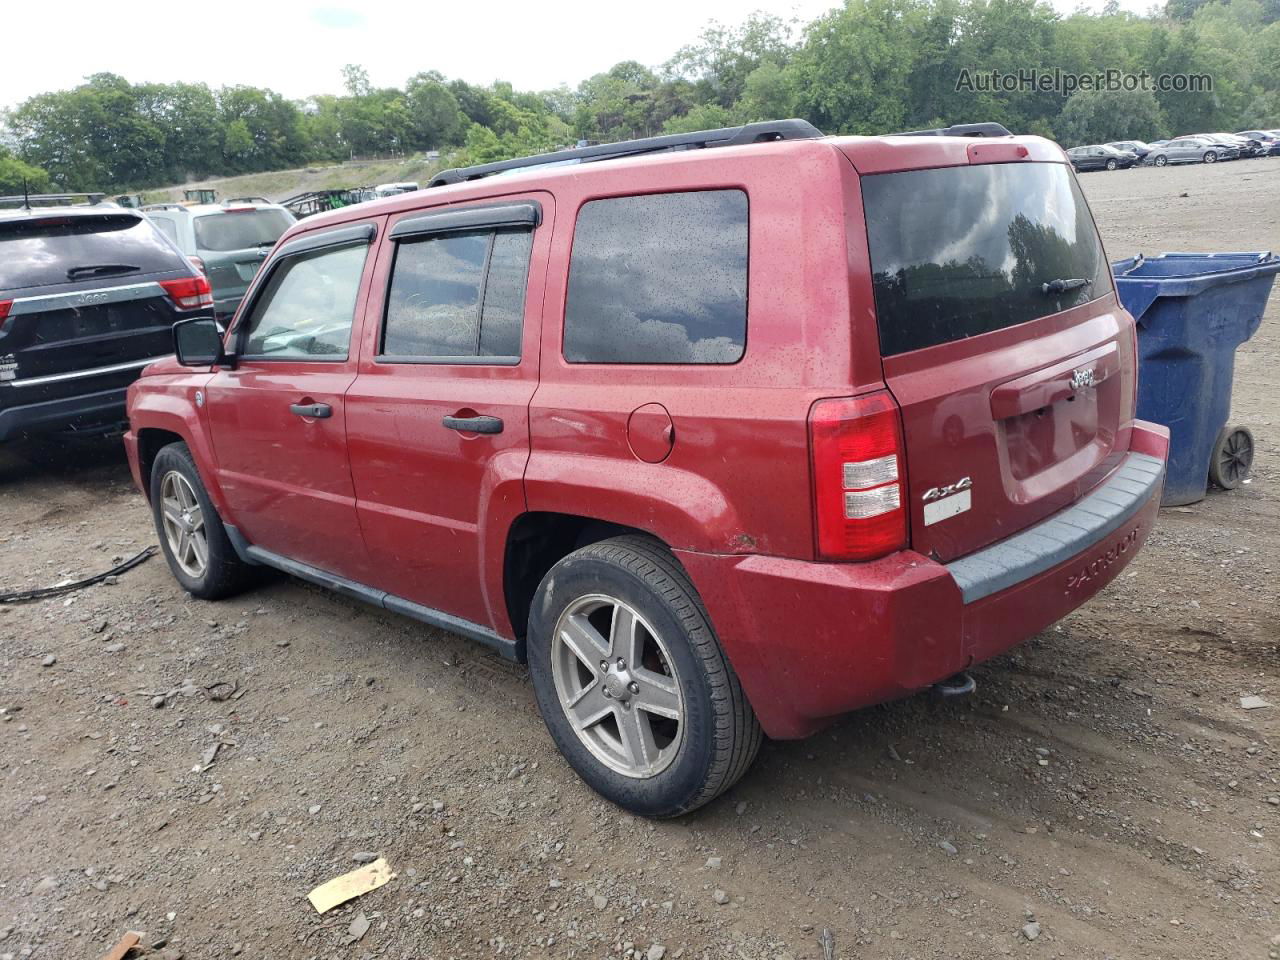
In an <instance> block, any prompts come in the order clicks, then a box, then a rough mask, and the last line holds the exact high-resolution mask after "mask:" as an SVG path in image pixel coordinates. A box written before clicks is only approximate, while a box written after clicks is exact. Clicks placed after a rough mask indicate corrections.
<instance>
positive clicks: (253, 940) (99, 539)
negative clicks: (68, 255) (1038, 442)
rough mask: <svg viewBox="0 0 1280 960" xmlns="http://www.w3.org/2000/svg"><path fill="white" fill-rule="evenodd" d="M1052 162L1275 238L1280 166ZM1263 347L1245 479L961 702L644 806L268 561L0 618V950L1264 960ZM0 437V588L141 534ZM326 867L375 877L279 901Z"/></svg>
mask: <svg viewBox="0 0 1280 960" xmlns="http://www.w3.org/2000/svg"><path fill="white" fill-rule="evenodd" d="M1082 183H1083V184H1084V187H1085V190H1086V192H1087V193H1088V194H1089V197H1090V199H1091V201H1092V204H1093V207H1094V210H1095V212H1096V214H1097V217H1098V219H1099V222H1100V223H1101V226H1102V231H1103V235H1104V238H1105V239H1106V241H1107V245H1108V252H1109V254H1110V255H1111V256H1112V257H1113V258H1118V257H1120V256H1126V255H1129V254H1132V253H1135V252H1137V251H1144V252H1148V253H1157V252H1160V251H1162V250H1166V249H1173V250H1263V249H1277V250H1280V160H1253V161H1239V162H1235V163H1230V164H1220V165H1218V166H1217V167H1208V168H1206V167H1191V168H1181V169H1166V170H1136V171H1131V172H1117V173H1098V174H1089V175H1087V176H1085V177H1084V178H1082ZM1278 358H1280V296H1276V295H1273V297H1272V300H1271V304H1270V307H1269V311H1268V314H1267V317H1266V321H1265V323H1264V325H1263V327H1262V329H1261V331H1260V332H1259V333H1258V335H1257V336H1256V337H1255V338H1254V339H1253V340H1252V341H1251V342H1250V343H1249V344H1248V345H1247V346H1246V347H1245V348H1244V349H1243V350H1242V351H1241V353H1240V355H1239V362H1238V366H1237V372H1236V390H1235V419H1237V420H1238V421H1240V422H1243V423H1247V424H1249V425H1251V426H1252V427H1253V429H1254V431H1255V434H1256V437H1257V441H1258V462H1257V465H1256V468H1255V472H1254V477H1253V480H1252V482H1251V483H1250V484H1248V485H1247V486H1244V487H1242V488H1241V489H1239V490H1237V491H1235V492H1233V493H1229V494H1226V493H1215V494H1212V495H1210V496H1209V498H1208V499H1206V500H1205V501H1204V502H1202V503H1199V504H1196V505H1194V506H1191V507H1185V508H1177V509H1169V510H1165V511H1163V512H1162V514H1161V517H1160V523H1159V526H1158V528H1157V530H1156V532H1155V533H1154V534H1153V536H1152V539H1151V541H1150V543H1149V545H1148V547H1147V548H1146V550H1145V551H1144V552H1143V553H1142V554H1141V555H1140V556H1139V557H1138V559H1137V560H1136V561H1135V562H1134V563H1133V564H1132V565H1131V567H1130V568H1129V569H1128V570H1127V571H1126V572H1125V573H1124V574H1123V575H1122V577H1121V578H1120V579H1119V580H1118V581H1117V582H1116V583H1115V584H1113V585H1112V586H1111V587H1110V588H1108V589H1107V590H1106V591H1105V592H1104V593H1103V594H1102V595H1101V596H1099V597H1098V598H1096V599H1094V600H1093V601H1092V602H1091V603H1089V604H1088V605H1087V606H1085V607H1084V608H1082V609H1081V610H1079V611H1078V612H1076V613H1075V614H1073V615H1072V616H1071V617H1069V618H1068V619H1067V620H1065V621H1064V622H1063V623H1061V624H1060V625H1058V626H1056V627H1054V628H1051V629H1050V630H1048V631H1046V632H1045V633H1044V634H1042V635H1041V636H1039V637H1036V638H1035V639H1033V640H1032V641H1030V642H1029V643H1027V644H1026V645H1024V646H1023V647H1021V648H1019V649H1017V650H1016V651H1015V652H1013V653H1012V654H1010V655H1008V656H1005V657H1002V658H1000V659H999V660H996V661H994V662H992V663H988V664H985V665H983V666H981V667H980V668H978V669H977V670H976V671H975V675H976V677H977V681H978V692H977V693H976V694H975V695H974V696H973V697H971V698H969V699H967V700H963V701H961V702H946V703H943V702H940V701H938V700H935V699H933V698H932V697H930V696H928V695H921V696H918V697H915V698H912V699H909V700H905V701H902V702H899V703H894V704H890V705H888V706H884V707H880V708H876V709H872V710H867V711H864V712H861V713H858V714H856V715H852V716H849V717H847V718H845V719H844V720H842V721H841V722H839V723H837V724H836V725H835V726H834V727H832V728H831V729H829V730H828V731H826V732H824V733H822V734H820V735H818V736H816V737H814V738H813V739H811V740H808V741H805V742H798V743H766V744H765V746H764V748H763V750H762V753H761V756H760V759H759V761H758V762H757V764H756V765H755V767H754V769H753V770H752V771H751V772H750V773H749V774H748V775H747V777H746V778H745V779H744V780H743V781H742V782H741V783H740V784H739V785H738V786H737V787H736V788H735V789H733V790H732V791H731V792H730V793H728V794H727V795H726V796H724V797H723V798H722V799H720V800H719V801H717V802H715V803H713V804H711V805H710V806H709V807H707V808H705V809H704V810H702V811H700V812H698V813H696V814H694V815H692V816H689V817H686V818H684V819H682V820H678V821H675V822H664V823H649V822H646V821H641V820H637V819H635V818H632V817H630V816H626V815H624V814H622V813H621V812H620V811H619V810H618V809H616V808H614V807H612V806H610V805H609V804H607V803H605V802H603V801H601V800H599V799H597V798H596V796H595V795H594V794H592V793H591V792H590V791H589V790H588V789H587V788H586V787H585V786H584V785H583V784H582V783H581V782H580V781H579V780H578V779H577V778H576V777H575V776H574V775H573V773H572V772H571V771H570V770H569V768H568V767H567V766H566V764H565V763H564V762H563V761H562V760H561V759H560V758H559V756H558V754H557V753H556V751H555V749H554V747H553V745H552V742H551V740H550V738H549V736H548V735H547V733H546V732H545V730H544V728H543V726H542V724H541V721H540V720H539V719H538V716H537V714H536V712H535V709H534V698H533V693H532V690H531V688H530V686H529V682H528V678H527V675H526V673H525V671H524V669H523V668H519V667H515V666H511V665H508V664H506V663H504V662H502V661H499V660H497V659H495V658H494V657H493V656H491V655H489V654H487V653H485V652H484V651H482V650H481V649H479V648H477V647H475V646H472V645H470V644H468V643H467V642H466V641H463V640H461V639H459V638H457V637H454V636H450V635H447V634H444V633H441V632H439V631H434V630H431V629H428V628H426V627H423V626H421V625H419V624H417V623H414V622H410V621H407V620H404V619H400V618H397V617H395V616H393V615H391V614H387V613H384V612H381V611H376V610H374V609H372V608H369V607H366V606H362V605H360V604H359V603H356V602H355V601H349V600H345V599H343V598H340V597H337V596H332V595H328V594H326V593H324V592H322V591H320V590H319V589H314V588H312V587H309V586H306V585H304V584H301V583H299V582H297V581H292V580H288V579H279V580H277V581H275V582H273V583H270V584H268V585H266V586H263V587H262V588H260V589H257V590H255V591H254V592H251V593H249V594H246V595H244V596H241V597H239V598H237V599H235V600H231V601H227V602H224V603H219V604H208V603H203V602H199V601H193V600H192V599H190V598H189V597H188V596H186V595H185V594H184V593H183V592H182V591H181V590H179V588H178V587H177V585H176V583H175V582H174V580H173V579H172V578H171V577H170V575H169V572H168V570H167V569H166V568H165V566H164V563H163V561H162V560H159V559H155V560H152V561H151V562H149V563H146V564H144V565H143V566H141V567H139V568H137V569H135V570H133V571H130V572H128V573H126V574H124V575H122V576H121V577H120V578H119V579H118V581H117V582H115V583H109V584H103V585H101V586H97V587H94V588H91V589H87V590H84V591H81V592H78V593H76V594H73V595H71V596H69V597H66V598H58V599H54V600H47V601H44V602H40V603H31V604H25V605H21V606H9V607H4V608H3V609H0V707H3V708H4V711H5V712H4V715H3V722H0V744H2V746H0V823H2V824H3V826H0V835H2V836H3V840H2V841H0V844H2V846H0V960H15V958H27V957H31V958H39V960H43V958H97V957H100V956H101V955H102V954H104V953H105V952H106V951H107V949H108V948H109V947H110V946H111V945H112V944H113V943H115V941H116V940H117V939H118V938H119V937H120V936H121V934H122V933H124V931H126V930H130V929H136V930H140V931H144V932H145V939H144V942H145V943H149V944H152V945H155V944H156V943H157V942H159V941H167V946H165V947H163V948H162V949H161V950H160V951H159V953H160V955H165V951H167V952H168V953H167V955H168V956H170V957H173V956H176V955H178V954H179V953H180V954H181V955H183V956H185V957H187V958H193V957H198V958H206V957H217V958H223V957H229V956H241V957H248V958H331V957H341V958H356V960H358V958H364V957H390V958H442V960H443V958H446V957H458V958H464V957H465V958H470V957H495V956H502V957H535V958H537V957H581V958H605V957H628V956H635V957H644V958H648V960H656V958H661V957H664V956H665V958H666V960H672V958H676V957H689V958H699V957H706V958H712V960H719V958H730V957H732V958H753V960H754V958H767V960H774V958H783V957H791V958H797V960H798V958H805V957H808V958H821V957H822V956H823V952H824V948H823V946H822V945H821V944H820V938H822V937H823V933H824V931H829V936H830V938H831V940H832V941H833V943H834V950H833V952H832V953H830V954H829V956H833V957H838V958H842V960H850V958H880V957H885V958H901V960H905V958H921V960H923V958H971V957H972V958H979V957H982V958H985V957H1000V956H1005V955H1009V956H1016V957H1045V958H1047V957H1061V958H1071V960H1088V958H1107V957H1114V958H1145V957H1151V958H1156V957H1160V958H1175V957H1176V958H1206V960H1207V958H1230V960H1242V958H1266V957H1268V955H1270V956H1271V957H1273V958H1274V957H1280V946H1273V944H1280V939H1276V940H1273V939H1272V938H1273V937H1276V936H1277V935H1280V885H1278V882H1277V881H1278V874H1277V870H1278V868H1280V846H1278V845H1277V839H1278V838H1280V783H1278V782H1277V777H1278V776H1280V675H1278V674H1280V671H1278V669H1277V663H1278V661H1277V646H1278V645H1280V578H1278V577H1277V573H1278V572H1280V413H1278V412H1277V411H1280V376H1278V375H1277V372H1276V371H1277V359H1278ZM29 454H31V452H30V451H26V450H25V449H24V450H14V449H9V450H6V451H4V452H3V453H2V454H0V589H5V590H16V589H25V588H29V587H34V586H42V585H48V584H54V583H58V582H60V581H63V580H65V579H67V578H78V577H80V576H83V575H87V574H90V573H93V572H96V571H99V570H102V569H105V568H107V567H109V566H111V564H112V563H113V561H115V560H117V559H119V558H123V557H126V556H129V555H132V554H133V553H135V552H137V551H138V550H139V549H141V548H142V547H144V546H146V545H147V544H150V543H153V542H154V540H155V538H154V535H153V533H152V529H151V524H150V518H149V515H148V513H147V510H146V509H145V507H144V503H143V501H142V499H141V498H140V497H139V496H138V494H136V493H135V492H134V490H133V489H132V487H131V486H130V483H129V480H128V474H127V469H126V467H125V464H124V459H123V456H122V455H121V453H120V452H119V449H118V447H117V446H116V444H114V443H112V444H106V445H102V446H100V447H96V448H90V449H79V448H73V449H70V450H65V451H63V452H62V454H61V455H60V456H58V457H55V458H54V459H53V462H49V461H48V460H46V459H45V458H44V457H43V456H42V457H36V458H35V460H34V462H32V461H28V460H26V459H24V456H27V455H29ZM51 657H52V658H55V659H56V662H53V663H52V665H49V666H45V665H43V664H45V663H47V662H48V661H49V658H51ZM225 683H230V684H234V685H236V689H237V692H238V697H233V698H231V699H224V700H219V699H216V698H215V697H216V696H217V695H219V694H220V693H225V692H227V691H228V689H229V688H227V687H215V686H214V685H215V684H225ZM168 692H173V695H172V696H170V697H164V695H165V694H166V693H168ZM1246 695H1260V696H1262V697H1265V698H1266V699H1267V700H1269V701H1270V702H1271V703H1272V704H1275V706H1272V707H1270V708H1264V709H1258V710H1251V711H1246V710H1243V709H1242V708H1241V706H1240V698H1241V697H1242V696H1246ZM156 696H161V697H162V699H161V700H160V701H158V702H160V703H161V704H163V705H162V706H159V707H157V706H154V705H153V699H154V698H155V697H156ZM215 744H219V745H220V747H219V748H218V751H217V753H216V757H214V758H213V760H212V762H211V763H210V762H209V754H208V752H207V751H209V749H210V748H211V747H213V746H214V745H215ZM362 853H368V854H380V855H382V856H384V857H386V859H387V860H388V861H389V863H390V864H391V867H392V869H394V870H395V872H396V874H397V876H396V878H395V879H394V880H392V881H391V882H390V883H388V884H387V885H386V886H384V887H382V888H381V889H379V890H377V891H375V892H373V893H370V894H368V895H366V896H364V897H362V898H360V899H358V900H356V901H353V902H352V903H350V904H348V905H347V906H345V907H341V908H339V909H337V910H335V911H333V912H332V913H329V914H326V915H324V916H319V915H317V914H316V913H315V911H314V910H313V909H312V908H311V906H310V905H309V904H308V903H307V901H306V899H305V898H306V895H307V893H308V891H309V890H311V888H312V887H314V886H316V885H317V884H319V883H321V882H323V881H326V880H328V879H330V878H331V877H334V876H337V875H338V874H341V873H344V872H346V871H348V870H351V869H354V868H355V866H356V858H357V856H358V855H359V854H362ZM721 901H725V902H721ZM361 914H363V917H364V920H366V921H369V929H368V930H367V932H365V933H364V934H363V936H362V937H360V938H359V939H354V937H353V933H352V925H353V921H354V922H355V923H356V926H355V930H356V931H359V929H360V928H361V927H362V926H364V924H363V923H362V922H360V921H359V915H361ZM1033 937H1034V938H1033ZM353 940H354V942H353Z"/></svg>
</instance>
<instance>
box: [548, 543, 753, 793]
mask: <svg viewBox="0 0 1280 960" xmlns="http://www.w3.org/2000/svg"><path fill="white" fill-rule="evenodd" d="M528 643H529V672H530V675H531V677H532V679H533V687H534V691H535V693H536V695H537V698H538V707H539V709H540V710H541V712H542V717H543V720H544V721H545V722H546V725H547V729H548V731H549V732H550V733H551V736H552V739H554V740H555V742H556V745H557V746H558V747H559V748H560V752H561V753H562V754H563V755H564V757H565V759H566V760H568V762H569V765H570V766H571V767H573V769H574V770H575V771H576V772H577V774H578V775H579V776H580V777H582V779H583V780H585V781H586V782H587V784H588V785H589V786H590V787H591V788H592V789H594V790H595V791H596V792H597V793H600V794H601V795H602V796H604V797H605V798H607V799H609V800H611V801H613V802H614V803H616V804H617V805H618V806H620V807H623V808H624V809H626V810H629V811H631V812H632V813H636V814H639V815H641V816H646V817H674V816H679V815H680V814H683V813H688V812H689V811H691V810H695V809H697V808H698V807H700V806H702V805H703V804H705V803H708V802H710V801H711V800H713V799H714V798H715V797H717V796H719V795H720V794H721V793H723V792H724V791H725V790H727V789H729V787H731V786H733V784H734V783H736V782H737V781H738V779H739V778H740V777H741V776H742V775H743V774H744V773H745V772H746V771H747V768H748V767H749V766H750V765H751V762H752V761H753V760H754V759H755V756H756V753H757V752H758V751H759V749H760V742H761V740H762V738H763V734H762V732H761V730H760V724H759V722H758V721H757V720H756V716H755V713H754V711H753V710H752V709H751V705H750V704H749V703H748V702H747V698H746V696H745V695H744V693H743V691H742V686H741V684H740V683H739V681H738V677H737V674H735V673H734V671H733V667H732V666H731V665H730V664H729V661H728V660H727V658H726V657H725V655H724V652H723V651H722V650H721V649H720V644H719V642H718V641H717V640H716V637H715V632H714V631H713V629H712V627H711V622H710V620H709V618H708V616H707V612H706V610H705V609H704V608H703V606H702V602H701V601H700V600H699V598H698V595H697V592H696V591H695V590H694V588H693V584H692V583H691V582H690V581H689V578H688V575H687V574H686V573H685V572H684V570H683V569H682V568H681V567H680V565H679V563H678V562H677V561H676V559H675V557H673V556H672V555H671V553H670V552H669V551H668V550H666V549H665V548H664V547H663V546H662V545H661V544H658V543H656V542H655V541H653V540H650V539H648V538H645V537H639V536H625V537H616V538H614V539H611V540H605V541H602V542H600V543H595V544H591V545H590V546H587V547H583V548H582V549H580V550H577V551H575V552H574V553H571V554H569V556H567V557H565V558H564V559H563V560H561V561H560V562H559V563H557V564H556V565H555V566H554V567H553V568H552V569H551V571H550V572H549V573H548V574H547V575H546V577H544V578H543V581H542V583H541V584H540V585H539V587H538V591H537V594H536V595H535V597H534V600H533V609H532V611H531V613H530V616H529V631H528Z"/></svg>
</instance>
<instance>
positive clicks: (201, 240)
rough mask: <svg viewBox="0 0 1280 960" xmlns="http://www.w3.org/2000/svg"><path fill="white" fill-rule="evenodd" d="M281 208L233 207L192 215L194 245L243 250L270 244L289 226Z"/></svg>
mask: <svg viewBox="0 0 1280 960" xmlns="http://www.w3.org/2000/svg"><path fill="white" fill-rule="evenodd" d="M292 223H293V221H292V220H290V219H289V215H288V214H287V213H285V212H284V211H283V210H233V211H223V212H221V213H209V214H206V215H204V216H203V217H196V220H195V228H196V246H197V247H199V248H200V249H201V250H247V249H248V248H250V247H269V246H274V245H275V242H276V241H277V240H279V239H280V234H282V233H284V232H285V231H286V230H288V229H289V227H290V226H291V225H292Z"/></svg>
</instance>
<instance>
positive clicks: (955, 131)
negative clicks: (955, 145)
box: [889, 123, 1013, 137]
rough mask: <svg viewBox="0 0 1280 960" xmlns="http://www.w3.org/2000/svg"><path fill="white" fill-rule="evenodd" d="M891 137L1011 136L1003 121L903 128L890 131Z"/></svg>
mask: <svg viewBox="0 0 1280 960" xmlns="http://www.w3.org/2000/svg"><path fill="white" fill-rule="evenodd" d="M889 136H891V137H1012V136H1013V134H1012V133H1010V132H1009V130H1008V128H1007V127H1005V125H1004V124H1003V123H953V124H952V125H951V126H949V127H934V128H933V129H932V130H904V131H903V132H902V133H891V134H889Z"/></svg>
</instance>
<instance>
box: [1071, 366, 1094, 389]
mask: <svg viewBox="0 0 1280 960" xmlns="http://www.w3.org/2000/svg"><path fill="white" fill-rule="evenodd" d="M1097 385H1098V375H1097V374H1096V373H1094V372H1093V367H1077V368H1076V369H1074V370H1072V371H1071V389H1072V390H1083V389H1084V388H1085V387H1096V386H1097Z"/></svg>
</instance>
